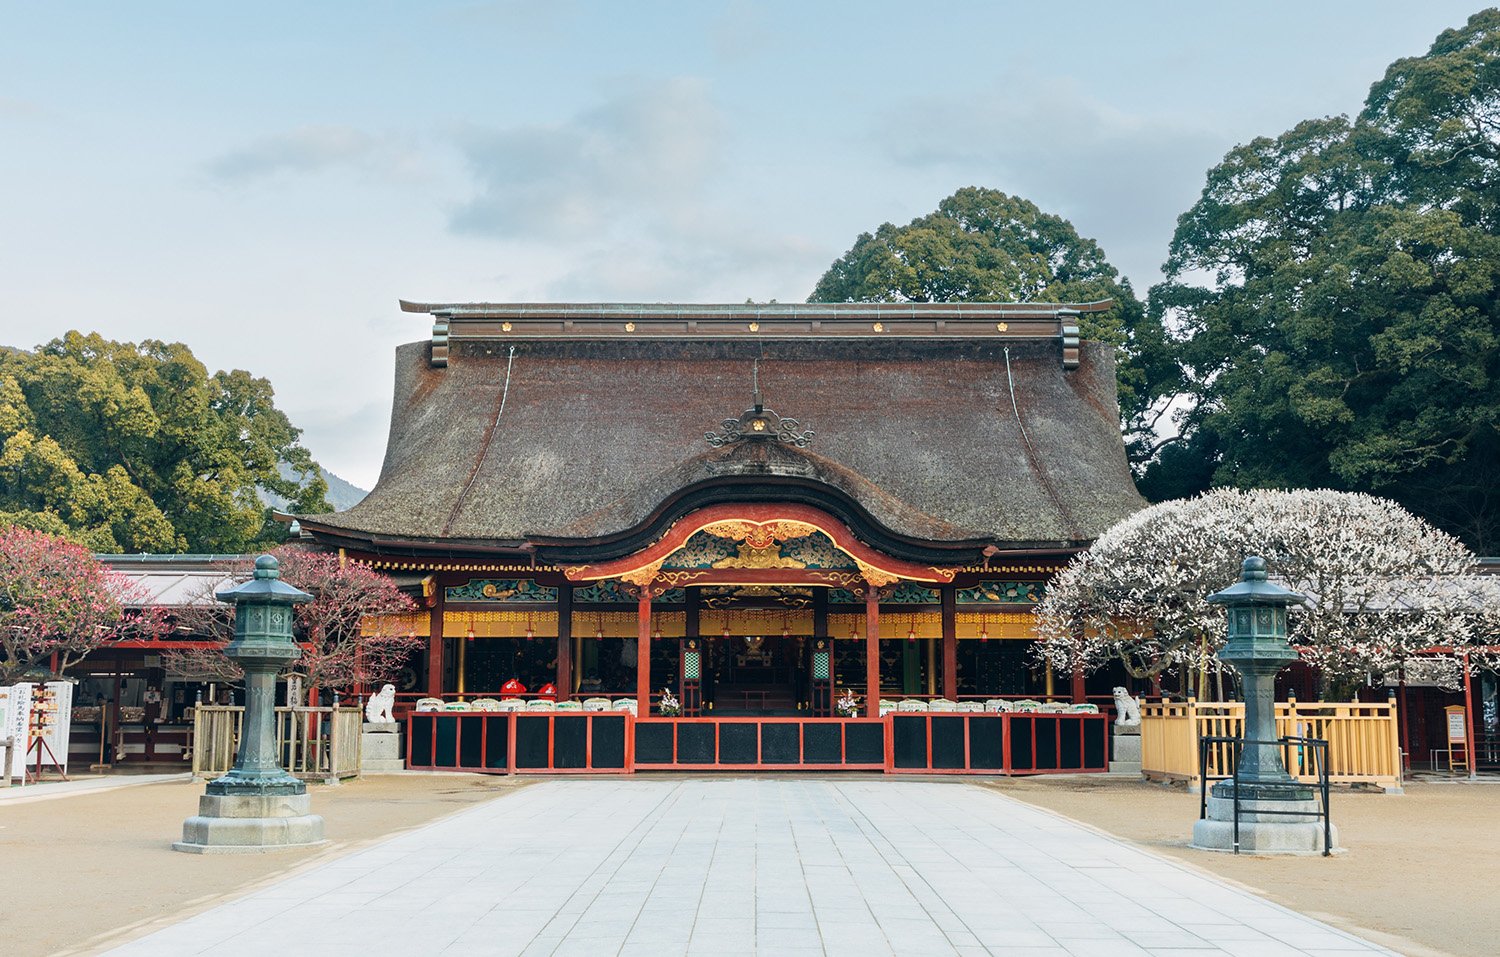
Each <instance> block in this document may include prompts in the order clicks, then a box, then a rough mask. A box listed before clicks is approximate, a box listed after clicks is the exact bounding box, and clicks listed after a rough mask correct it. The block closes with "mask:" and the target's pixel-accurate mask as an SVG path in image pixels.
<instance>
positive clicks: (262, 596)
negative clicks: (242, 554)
mask: <svg viewBox="0 0 1500 957" xmlns="http://www.w3.org/2000/svg"><path fill="white" fill-rule="evenodd" d="M214 597H215V598H217V599H218V600H219V601H223V602H233V603H234V604H241V603H243V602H254V603H256V604H261V605H300V604H302V603H303V602H309V601H312V600H313V596H311V595H309V594H308V593H307V592H305V591H303V590H302V589H300V588H294V587H293V586H291V585H288V584H287V583H286V582H284V581H282V580H281V563H280V562H278V561H277V560H276V556H274V555H262V556H260V557H259V558H257V559H256V560H255V574H254V575H253V576H252V577H251V578H250V580H249V581H246V582H241V583H240V584H238V585H235V586H234V587H233V588H226V589H224V590H223V591H220V592H216V593H215V594H214Z"/></svg>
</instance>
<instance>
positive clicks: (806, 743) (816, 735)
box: [802, 721, 844, 764]
mask: <svg viewBox="0 0 1500 957" xmlns="http://www.w3.org/2000/svg"><path fill="white" fill-rule="evenodd" d="M802 760H803V761H804V762H805V763H807V764H843V763H844V735H843V728H841V727H840V726H839V725H837V724H833V723H830V722H817V721H805V722H803V724H802Z"/></svg>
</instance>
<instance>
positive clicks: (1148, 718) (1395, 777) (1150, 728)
mask: <svg viewBox="0 0 1500 957" xmlns="http://www.w3.org/2000/svg"><path fill="white" fill-rule="evenodd" d="M1244 723H1245V705H1244V703H1243V702H1239V701H1228V702H1218V701H1215V702H1202V703H1200V702H1197V701H1195V700H1193V699H1191V698H1189V699H1188V700H1187V701H1185V702H1174V701H1161V702H1154V703H1152V702H1148V703H1143V704H1142V705H1141V773H1142V774H1144V775H1145V776H1146V777H1148V778H1151V779H1152V780H1172V781H1187V782H1188V783H1189V784H1191V785H1193V786H1198V785H1199V784H1200V782H1199V780H1198V746H1199V745H1198V743H1199V741H1200V740H1201V739H1202V738H1207V737H1235V736H1238V735H1239V734H1240V733H1241V729H1242V728H1243V727H1244ZM1276 733H1277V735H1278V736H1283V737H1286V736H1291V737H1303V738H1319V739H1322V740H1324V741H1327V742H1328V780H1329V781H1330V782H1331V783H1334V784H1372V785H1377V786H1379V787H1382V788H1386V789H1392V788H1399V787H1401V744H1400V741H1401V738H1400V731H1399V727H1398V725H1397V720H1396V705H1395V703H1394V702H1385V703H1381V704H1366V703H1364V702H1358V701H1356V702H1347V703H1330V702H1324V701H1310V702H1305V703H1304V702H1300V701H1280V702H1277V704H1276ZM1282 758H1283V760H1285V761H1286V766H1287V770H1288V771H1290V772H1291V773H1292V775H1293V776H1294V777H1296V778H1298V779H1299V780H1302V781H1308V782H1312V781H1315V780H1316V779H1317V767H1316V766H1315V765H1314V763H1313V756H1312V754H1311V753H1309V752H1307V751H1306V750H1305V749H1303V748H1300V747H1296V746H1288V747H1286V748H1284V749H1283V753H1282ZM1229 767H1230V748H1229V746H1228V745H1222V744H1220V745H1212V746H1210V749H1209V756H1208V773H1209V775H1210V776H1213V775H1219V774H1228V773H1229Z"/></svg>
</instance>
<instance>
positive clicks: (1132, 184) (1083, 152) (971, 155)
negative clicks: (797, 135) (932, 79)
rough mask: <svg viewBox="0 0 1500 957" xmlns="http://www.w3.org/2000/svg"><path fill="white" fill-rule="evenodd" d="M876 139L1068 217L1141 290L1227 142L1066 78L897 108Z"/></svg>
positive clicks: (957, 182) (958, 182)
mask: <svg viewBox="0 0 1500 957" xmlns="http://www.w3.org/2000/svg"><path fill="white" fill-rule="evenodd" d="M875 136H876V139H877V140H878V142H879V143H880V144H881V148H882V149H883V150H884V151H885V154H886V156H887V157H888V158H889V159H890V160H892V161H893V162H895V163H896V164H898V165H900V166H903V167H908V168H912V169H917V170H923V171H928V172H932V171H941V172H945V173H949V174H951V175H952V176H953V186H954V188H957V187H959V186H968V185H975V186H988V187H992V188H995V189H1001V190H1004V191H1005V192H1009V193H1012V194H1017V195H1020V196H1023V197H1025V198H1026V199H1029V200H1031V201H1032V202H1034V203H1036V204H1037V205H1038V206H1040V207H1042V209H1043V210H1045V211H1047V212H1052V213H1057V214H1059V215H1063V216H1066V217H1068V218H1069V219H1070V220H1071V221H1072V222H1073V225H1074V226H1075V227H1076V228H1077V229H1078V231H1079V233H1080V234H1082V235H1084V236H1090V237H1093V238H1095V239H1097V240H1099V242H1100V245H1101V246H1103V247H1104V250H1105V252H1106V253H1107V254H1108V255H1109V257H1110V260H1111V261H1112V262H1113V263H1114V264H1115V265H1116V266H1117V267H1119V268H1120V269H1121V271H1122V272H1124V273H1125V274H1126V275H1128V276H1130V277H1131V278H1132V280H1133V281H1134V282H1136V283H1137V285H1138V286H1143V285H1149V284H1150V283H1152V282H1155V281H1156V279H1157V277H1158V272H1157V270H1158V269H1159V267H1160V265H1161V263H1162V261H1163V260H1165V258H1166V253H1167V249H1166V244H1165V242H1163V237H1170V236H1171V235H1172V231H1173V226H1174V223H1175V221H1176V217H1177V215H1178V214H1179V213H1181V212H1182V211H1184V210H1186V209H1187V208H1188V207H1189V206H1190V205H1191V204H1192V203H1193V201H1194V200H1195V199H1196V198H1197V196H1198V193H1199V191H1200V190H1201V189H1202V186H1203V178H1204V173H1205V171H1206V170H1207V169H1208V168H1209V167H1210V166H1211V165H1213V164H1214V163H1215V162H1217V161H1218V160H1219V158H1220V157H1222V156H1223V154H1224V152H1225V150H1227V149H1228V148H1229V146H1230V145H1231V144H1229V143H1228V142H1227V141H1226V140H1224V139H1223V137H1222V134H1218V133H1215V132H1214V131H1212V130H1211V129H1209V128H1208V127H1207V126H1199V125H1191V124H1187V123H1183V122H1180V121H1177V120H1174V119H1171V118H1169V117H1165V116H1147V115H1140V114H1131V113H1124V112H1121V111H1119V110H1116V109H1113V108H1112V107H1110V106H1108V105H1107V104H1105V103H1103V102H1101V101H1099V100H1097V99H1095V98H1092V97H1090V96H1087V95H1085V94H1084V93H1083V92H1082V91H1080V90H1079V89H1078V88H1077V87H1076V86H1075V85H1073V84H1072V83H1070V82H1067V81H1059V80H1057V79H1055V78H1054V79H1049V80H1048V81H1046V83H1045V84H1044V85H1043V84H1038V83H1035V82H1028V81H1027V80H1026V79H1025V78H1024V77H1019V76H1013V77H1008V78H1005V79H1004V80H1003V81H1002V82H1000V83H999V84H998V85H997V86H996V87H995V88H993V89H991V90H989V91H982V92H980V93H978V94H971V95H969V96H966V97H963V98H958V97H953V98H947V97H945V98H943V99H941V100H923V101H908V102H904V103H901V104H899V105H898V107H897V108H895V109H893V110H891V111H889V112H888V113H887V114H886V115H885V116H884V117H883V118H882V120H881V121H880V122H879V124H878V128H877V130H876V131H875ZM1141 291H1144V290H1141Z"/></svg>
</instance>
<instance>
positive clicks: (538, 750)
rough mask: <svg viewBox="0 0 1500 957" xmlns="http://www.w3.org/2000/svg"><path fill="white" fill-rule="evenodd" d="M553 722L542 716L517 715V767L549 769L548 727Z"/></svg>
mask: <svg viewBox="0 0 1500 957" xmlns="http://www.w3.org/2000/svg"><path fill="white" fill-rule="evenodd" d="M551 722H552V719H551V718H549V717H543V716H542V715H534V716H528V715H524V714H518V715H516V767H517V768H527V769H536V768H546V767H547V757H548V755H547V725H548V724H550V723H551Z"/></svg>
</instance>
